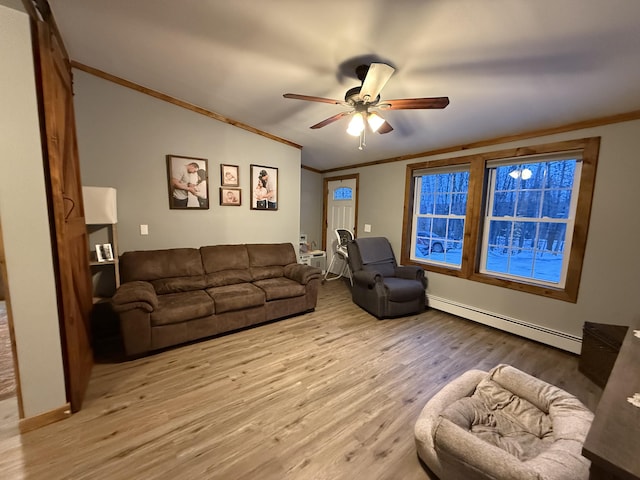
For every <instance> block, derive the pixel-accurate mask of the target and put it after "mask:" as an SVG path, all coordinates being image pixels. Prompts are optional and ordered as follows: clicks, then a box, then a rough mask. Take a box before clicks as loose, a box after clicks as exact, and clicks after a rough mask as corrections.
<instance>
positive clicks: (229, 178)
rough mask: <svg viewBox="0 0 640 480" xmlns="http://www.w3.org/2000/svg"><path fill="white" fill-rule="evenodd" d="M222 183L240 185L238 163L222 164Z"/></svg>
mask: <svg viewBox="0 0 640 480" xmlns="http://www.w3.org/2000/svg"><path fill="white" fill-rule="evenodd" d="M220 185H222V186H223V187H238V186H240V183H239V175H238V166H237V165H225V164H224V163H223V164H221V165H220Z"/></svg>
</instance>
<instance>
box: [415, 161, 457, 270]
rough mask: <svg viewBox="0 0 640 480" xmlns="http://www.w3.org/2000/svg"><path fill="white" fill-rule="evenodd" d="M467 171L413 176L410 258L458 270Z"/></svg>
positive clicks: (419, 173)
mask: <svg viewBox="0 0 640 480" xmlns="http://www.w3.org/2000/svg"><path fill="white" fill-rule="evenodd" d="M468 189H469V171H468V170H466V171H451V170H447V171H445V172H437V171H436V172H428V173H425V174H422V172H418V173H417V175H416V188H415V199H414V203H415V205H416V206H417V208H416V214H415V215H414V218H413V229H412V231H414V232H416V234H415V235H413V236H412V245H411V258H412V259H413V260H416V261H423V262H426V263H433V264H436V265H438V264H441V265H448V266H451V267H453V268H460V266H461V264H462V238H463V235H464V220H465V215H466V211H467V190H468Z"/></svg>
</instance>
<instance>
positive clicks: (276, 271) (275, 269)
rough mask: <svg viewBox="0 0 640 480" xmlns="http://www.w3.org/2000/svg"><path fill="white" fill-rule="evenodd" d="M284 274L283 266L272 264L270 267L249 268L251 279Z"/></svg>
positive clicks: (276, 276)
mask: <svg viewBox="0 0 640 480" xmlns="http://www.w3.org/2000/svg"><path fill="white" fill-rule="evenodd" d="M283 276H284V267H282V266H280V265H273V266H271V267H254V268H252V269H251V279H252V280H253V281H256V280H264V279H265V278H278V277H283Z"/></svg>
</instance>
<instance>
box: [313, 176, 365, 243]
mask: <svg viewBox="0 0 640 480" xmlns="http://www.w3.org/2000/svg"><path fill="white" fill-rule="evenodd" d="M338 180H355V181H356V198H355V208H354V214H353V238H357V236H358V234H357V229H358V197H359V196H360V195H359V191H360V190H359V189H360V174H359V173H353V174H350V175H340V176H337V177H325V178H324V179H323V184H322V250H324V251H325V252H326V251H327V225H328V221H329V220H328V219H327V214H328V212H327V209H328V205H327V197H328V196H329V182H335V181H338Z"/></svg>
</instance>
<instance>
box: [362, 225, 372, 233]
mask: <svg viewBox="0 0 640 480" xmlns="http://www.w3.org/2000/svg"><path fill="white" fill-rule="evenodd" d="M364 231H365V233H370V232H371V225H369V224H368V223H365V224H364Z"/></svg>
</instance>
